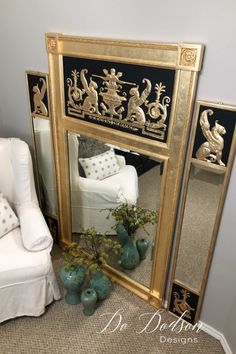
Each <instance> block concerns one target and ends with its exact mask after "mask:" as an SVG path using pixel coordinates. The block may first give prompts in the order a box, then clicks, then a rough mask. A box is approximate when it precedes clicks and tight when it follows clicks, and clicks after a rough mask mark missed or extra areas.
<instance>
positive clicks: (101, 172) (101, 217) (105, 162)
mask: <svg viewBox="0 0 236 354" xmlns="http://www.w3.org/2000/svg"><path fill="white" fill-rule="evenodd" d="M68 147H69V170H70V190H71V215H72V234H73V235H72V236H73V240H74V241H77V242H79V235H80V234H81V231H82V230H83V229H88V228H90V227H95V228H96V230H97V232H98V233H99V234H104V233H105V234H107V235H109V237H110V238H111V239H113V240H119V237H118V236H117V234H116V228H115V225H116V220H115V218H114V217H112V216H111V214H112V212H111V211H113V210H114V209H116V208H118V207H120V206H121V205H124V204H128V205H129V206H131V205H133V206H135V207H141V208H144V209H150V210H152V211H153V214H154V219H155V221H154V222H152V223H148V224H146V225H145V229H146V230H147V233H146V232H145V231H144V229H139V230H137V232H136V234H135V239H133V238H132V240H133V245H134V246H135V248H136V240H137V239H143V238H144V239H145V240H148V241H149V245H148V248H147V252H146V254H145V259H143V260H140V256H139V261H138V264H137V266H136V267H134V268H132V269H125V268H124V266H123V264H122V265H120V264H119V261H120V257H121V255H117V256H112V257H110V258H109V261H108V263H109V264H110V265H111V266H112V267H113V268H116V269H118V270H120V271H122V272H124V273H126V274H127V275H128V276H129V277H131V278H132V279H133V280H135V281H137V282H139V283H141V284H143V285H145V286H147V287H149V286H150V280H151V271H152V249H153V246H154V242H155V238H156V213H157V211H158V210H159V209H160V191H161V175H162V169H163V162H162V161H160V160H154V159H152V158H150V157H148V156H144V155H141V154H139V153H137V152H133V151H130V150H127V149H123V148H120V147H118V146H114V145H110V144H106V143H103V142H101V141H98V140H95V139H92V138H88V137H86V136H81V135H79V134H75V133H72V132H68ZM108 209H109V210H110V212H109V210H108ZM108 215H109V217H108ZM123 246H124V245H123ZM136 249H137V248H136Z"/></svg>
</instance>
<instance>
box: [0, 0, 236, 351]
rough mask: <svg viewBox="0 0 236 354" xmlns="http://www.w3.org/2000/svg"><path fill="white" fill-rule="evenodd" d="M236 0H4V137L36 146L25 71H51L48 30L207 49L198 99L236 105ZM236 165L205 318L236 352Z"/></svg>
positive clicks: (0, 131)
mask: <svg viewBox="0 0 236 354" xmlns="http://www.w3.org/2000/svg"><path fill="white" fill-rule="evenodd" d="M235 13H236V2H235V1H234V0H228V1H226V2H225V1H222V0H215V1H213V0H212V1H211V0H208V1H206V0H198V1H195V2H190V1H188V0H179V1H171V0H165V1H158V0H146V1H138V0H129V1H127V0H117V1H111V0H100V1H92V0H86V1H84V0H83V1H82V0H70V1H65V0H64V1H63V0H50V1H48V0H40V1H35V0H21V1H16V0H11V1H9V0H1V4H0V44H1V47H0V49H1V55H0V64H1V65H0V83H1V85H0V135H1V136H18V137H21V138H23V139H25V140H26V141H28V142H29V143H31V132H30V125H29V118H28V105H27V95H26V86H25V78H24V71H25V70H29V69H32V70H39V71H46V72H47V71H48V67H47V54H46V50H45V44H44V33H45V32H61V33H65V34H75V35H76V34H78V35H88V36H97V37H99V36H100V37H107V38H108V37H111V38H124V39H139V40H153V41H164V42H193V43H203V44H205V45H206V52H205V59H204V66H203V70H202V74H201V76H200V80H199V86H198V93H197V99H206V100H211V101H214V102H224V103H228V104H235V105H236V90H235V82H236V65H235V60H236V46H235V34H236V21H235ZM235 184H236V166H234V170H233V173H232V177H231V181H230V186H229V191H228V195H227V199H226V204H225V209H224V214H223V218H222V222H221V227H220V231H219V236H218V241H217V245H216V251H215V255H214V260H213V264H212V268H211V272H210V278H209V282H208V286H207V291H206V296H205V301H204V306H203V311H202V315H201V319H202V321H204V322H206V323H208V324H209V325H211V326H213V327H214V328H216V329H217V330H219V331H222V332H223V333H224V334H225V336H226V338H227V340H228V341H229V343H230V346H231V348H232V350H233V349H234V352H236V336H235V333H234V331H235V326H234V324H233V320H234V317H235V318H236V307H235V306H233V305H234V303H235V301H236V284H235V269H236V257H235V250H236V237H235V232H234V230H236V218H235V210H236V197H235V188H234V186H235Z"/></svg>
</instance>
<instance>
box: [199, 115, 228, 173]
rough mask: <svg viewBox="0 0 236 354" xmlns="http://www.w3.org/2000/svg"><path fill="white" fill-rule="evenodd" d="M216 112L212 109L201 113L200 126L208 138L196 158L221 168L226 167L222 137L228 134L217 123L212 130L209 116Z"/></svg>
mask: <svg viewBox="0 0 236 354" xmlns="http://www.w3.org/2000/svg"><path fill="white" fill-rule="evenodd" d="M213 114H214V112H213V111H212V109H206V110H205V111H203V112H202V113H201V116H200V120H199V122H200V126H201V129H202V133H203V135H204V137H205V138H206V140H207V141H206V142H204V143H203V144H202V145H201V146H200V147H199V149H198V150H197V152H196V157H197V159H199V160H203V161H207V162H217V163H218V164H219V165H220V166H225V164H224V163H223V162H222V160H221V157H222V151H223V148H224V139H223V137H222V135H224V134H226V129H225V128H224V127H223V126H222V125H220V124H218V121H217V120H216V121H215V125H214V127H213V128H212V129H210V123H209V120H208V115H209V116H212V115H213Z"/></svg>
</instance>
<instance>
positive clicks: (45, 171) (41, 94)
mask: <svg viewBox="0 0 236 354" xmlns="http://www.w3.org/2000/svg"><path fill="white" fill-rule="evenodd" d="M26 82H27V89H28V100H29V109H30V122H31V128H32V138H33V139H32V140H33V145H34V155H35V162H36V164H35V167H36V172H37V176H36V177H37V178H36V180H37V187H38V188H37V189H38V195H39V203H40V207H41V209H42V212H43V214H44V217H45V219H46V221H47V224H48V226H49V228H50V231H51V233H52V236H53V239H54V240H55V241H57V240H58V221H57V188H56V177H55V164H54V151H53V141H52V131H51V112H50V99H49V90H48V75H47V74H46V73H42V72H38V71H26Z"/></svg>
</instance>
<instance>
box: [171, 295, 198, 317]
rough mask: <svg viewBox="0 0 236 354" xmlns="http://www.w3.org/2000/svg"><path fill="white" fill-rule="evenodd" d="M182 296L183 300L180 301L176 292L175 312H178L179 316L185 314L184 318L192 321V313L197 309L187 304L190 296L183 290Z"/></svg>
mask: <svg viewBox="0 0 236 354" xmlns="http://www.w3.org/2000/svg"><path fill="white" fill-rule="evenodd" d="M181 294H182V295H183V297H182V299H180V297H179V294H178V293H177V292H174V297H175V299H174V308H173V312H177V313H178V314H179V315H182V314H183V313H184V312H185V315H184V317H186V318H188V319H190V320H191V315H190V311H194V310H195V309H194V308H192V307H191V306H190V305H189V304H188V303H187V299H188V298H189V297H190V294H189V293H188V292H187V290H184V289H182V290H181Z"/></svg>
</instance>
